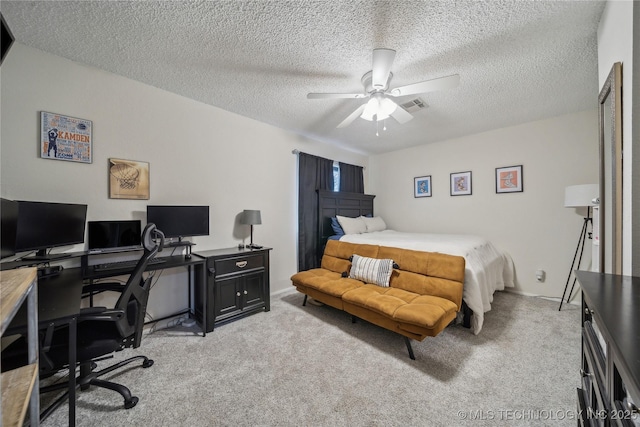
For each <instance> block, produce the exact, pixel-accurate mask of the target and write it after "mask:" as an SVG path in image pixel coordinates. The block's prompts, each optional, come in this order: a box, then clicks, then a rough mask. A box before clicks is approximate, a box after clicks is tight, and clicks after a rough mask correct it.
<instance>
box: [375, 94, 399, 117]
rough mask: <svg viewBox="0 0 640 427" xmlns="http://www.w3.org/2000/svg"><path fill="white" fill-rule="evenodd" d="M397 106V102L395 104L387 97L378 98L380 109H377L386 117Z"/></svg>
mask: <svg viewBox="0 0 640 427" xmlns="http://www.w3.org/2000/svg"><path fill="white" fill-rule="evenodd" d="M397 107H398V104H396V103H395V102H393V101H392V100H390V99H389V98H384V97H382V99H380V110H379V111H382V112H384V113H385V114H386V115H387V117H389V116H390V115H391V113H393V112H394V111H396V108H397Z"/></svg>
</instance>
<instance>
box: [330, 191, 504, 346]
mask: <svg viewBox="0 0 640 427" xmlns="http://www.w3.org/2000/svg"><path fill="white" fill-rule="evenodd" d="M374 197H375V196H373V195H368V194H359V193H337V192H330V191H319V192H318V223H319V224H318V227H319V228H318V235H319V242H318V257H319V258H320V257H322V252H323V250H324V245H325V244H326V241H327V240H328V239H330V238H333V239H335V238H337V237H336V235H335V231H334V227H333V226H332V218H335V217H336V216H343V217H350V218H357V217H360V216H370V217H372V216H374V215H373V199H374ZM334 222H335V221H334ZM339 239H340V240H342V241H347V242H352V243H365V244H372V245H380V246H391V247H398V248H403V249H413V250H420V251H427V252H440V253H447V254H451V255H460V256H462V257H464V258H465V262H466V267H465V283H464V292H463V301H464V305H465V306H466V307H465V310H463V312H466V317H467V320H466V321H465V322H464V323H466V326H468V327H470V328H471V329H472V331H473V333H474V334H478V333H480V331H481V330H482V325H483V323H484V313H486V312H487V311H489V310H491V302H492V301H493V294H494V292H496V291H499V290H504V289H505V287H512V286H513V285H514V266H513V262H512V260H511V258H510V257H509V255H508V254H506V253H503V252H501V251H499V250H498V249H497V248H496V247H495V246H494V245H493V244H492V243H491V242H490V241H488V240H487V239H484V238H482V237H479V236H472V235H459V234H429V233H406V232H399V231H394V230H388V229H385V230H382V231H374V232H366V233H360V234H345V235H343V236H340V237H339ZM470 313H472V315H471V316H470Z"/></svg>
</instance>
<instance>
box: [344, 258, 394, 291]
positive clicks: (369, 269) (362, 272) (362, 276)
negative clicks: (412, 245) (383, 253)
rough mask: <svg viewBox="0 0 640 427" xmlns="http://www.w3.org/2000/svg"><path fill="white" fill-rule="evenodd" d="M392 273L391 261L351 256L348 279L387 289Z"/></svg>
mask: <svg viewBox="0 0 640 427" xmlns="http://www.w3.org/2000/svg"><path fill="white" fill-rule="evenodd" d="M392 271H393V260H391V259H375V258H367V257H363V256H360V255H356V254H353V257H352V259H351V271H350V272H349V277H350V278H351V279H356V280H362V281H363V282H366V283H373V284H375V285H378V286H384V287H388V286H389V279H390V278H391V272H392Z"/></svg>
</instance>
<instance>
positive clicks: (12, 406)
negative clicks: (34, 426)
mask: <svg viewBox="0 0 640 427" xmlns="http://www.w3.org/2000/svg"><path fill="white" fill-rule="evenodd" d="M37 373H38V364H37V363H32V364H31V365H26V366H22V367H20V368H18V369H14V370H12V371H7V372H4V373H3V374H2V376H1V377H0V382H1V383H2V425H3V426H4V427H12V426H21V425H22V423H23V422H24V416H25V414H26V413H27V408H28V407H29V397H30V396H31V391H32V390H33V385H34V384H35V381H36V378H37V377H38V376H37Z"/></svg>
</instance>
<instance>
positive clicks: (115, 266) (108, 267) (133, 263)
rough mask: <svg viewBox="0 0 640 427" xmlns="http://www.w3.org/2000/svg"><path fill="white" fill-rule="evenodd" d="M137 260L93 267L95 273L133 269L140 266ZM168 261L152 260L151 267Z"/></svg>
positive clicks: (150, 261)
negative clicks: (137, 265)
mask: <svg viewBox="0 0 640 427" xmlns="http://www.w3.org/2000/svg"><path fill="white" fill-rule="evenodd" d="M138 261H139V260H137V259H132V260H128V261H114V262H107V263H104V264H96V265H94V266H93V269H94V270H95V271H106V270H121V269H122V270H124V269H127V268H129V269H130V268H133V267H135V266H136V264H138ZM166 261H167V260H165V259H163V258H151V260H149V265H156V264H162V263H163V262H166Z"/></svg>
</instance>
